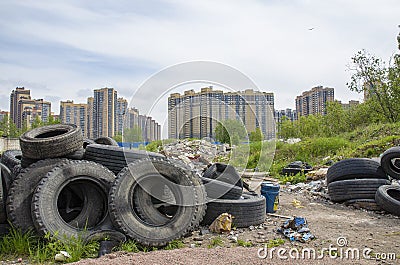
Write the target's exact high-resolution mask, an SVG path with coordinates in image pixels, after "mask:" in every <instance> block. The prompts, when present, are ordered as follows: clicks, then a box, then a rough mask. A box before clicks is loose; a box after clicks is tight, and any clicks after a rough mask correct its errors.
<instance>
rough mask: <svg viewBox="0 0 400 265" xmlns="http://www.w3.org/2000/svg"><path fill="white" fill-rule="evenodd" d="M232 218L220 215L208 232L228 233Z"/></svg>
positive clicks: (223, 214)
mask: <svg viewBox="0 0 400 265" xmlns="http://www.w3.org/2000/svg"><path fill="white" fill-rule="evenodd" d="M233 218H234V217H233V216H232V215H230V214H229V213H222V214H220V215H219V216H218V217H217V218H216V219H215V220H214V222H212V224H211V225H210V227H209V229H210V231H211V232H214V233H222V232H230V231H231V228H232V219H233Z"/></svg>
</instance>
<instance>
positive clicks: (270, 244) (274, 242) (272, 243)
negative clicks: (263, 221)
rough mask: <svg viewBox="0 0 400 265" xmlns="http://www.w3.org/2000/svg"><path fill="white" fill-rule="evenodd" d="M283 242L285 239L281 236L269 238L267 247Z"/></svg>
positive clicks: (277, 245) (276, 245)
mask: <svg viewBox="0 0 400 265" xmlns="http://www.w3.org/2000/svg"><path fill="white" fill-rule="evenodd" d="M283 244H285V240H284V239H282V238H276V239H270V240H268V243H267V247H268V248H273V247H279V246H280V245H283Z"/></svg>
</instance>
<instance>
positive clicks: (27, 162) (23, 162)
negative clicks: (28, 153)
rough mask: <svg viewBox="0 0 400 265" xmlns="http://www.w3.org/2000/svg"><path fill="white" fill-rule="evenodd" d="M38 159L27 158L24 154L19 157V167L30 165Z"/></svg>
mask: <svg viewBox="0 0 400 265" xmlns="http://www.w3.org/2000/svg"><path fill="white" fill-rule="evenodd" d="M40 160H41V159H32V158H27V157H25V156H22V158H21V167H22V168H27V167H29V166H30V165H32V164H34V163H36V162H38V161H40Z"/></svg>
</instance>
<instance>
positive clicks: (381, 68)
mask: <svg viewBox="0 0 400 265" xmlns="http://www.w3.org/2000/svg"><path fill="white" fill-rule="evenodd" d="M392 59H394V60H392ZM392 59H391V60H390V62H389V64H388V66H387V65H386V63H385V62H383V61H382V60H381V59H379V58H376V57H375V56H373V55H371V54H369V53H367V52H366V51H364V50H363V51H359V52H358V53H357V54H356V55H355V56H354V57H353V58H352V62H353V65H352V67H351V68H350V69H351V70H353V71H354V72H355V73H354V74H353V76H352V77H351V82H350V83H348V84H347V85H348V87H349V88H350V90H352V91H356V92H359V93H360V92H364V93H366V95H367V96H368V101H369V106H370V107H371V111H373V112H375V113H376V114H377V115H379V116H381V117H383V118H384V120H383V121H388V122H396V121H399V118H400V59H399V56H398V55H396V56H394V57H393V58H392Z"/></svg>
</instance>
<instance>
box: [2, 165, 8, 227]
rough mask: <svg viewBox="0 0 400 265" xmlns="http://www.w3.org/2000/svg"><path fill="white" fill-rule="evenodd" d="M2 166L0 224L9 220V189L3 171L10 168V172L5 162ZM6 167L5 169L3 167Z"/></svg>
mask: <svg viewBox="0 0 400 265" xmlns="http://www.w3.org/2000/svg"><path fill="white" fill-rule="evenodd" d="M0 166H1V171H0V224H4V223H6V222H7V213H6V207H5V206H6V194H7V190H6V187H5V181H4V179H5V178H6V177H5V176H3V172H4V173H5V172H6V169H7V170H8V172H10V170H9V169H8V168H7V167H6V166H4V165H3V164H1V165H0ZM3 167H4V169H3Z"/></svg>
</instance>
